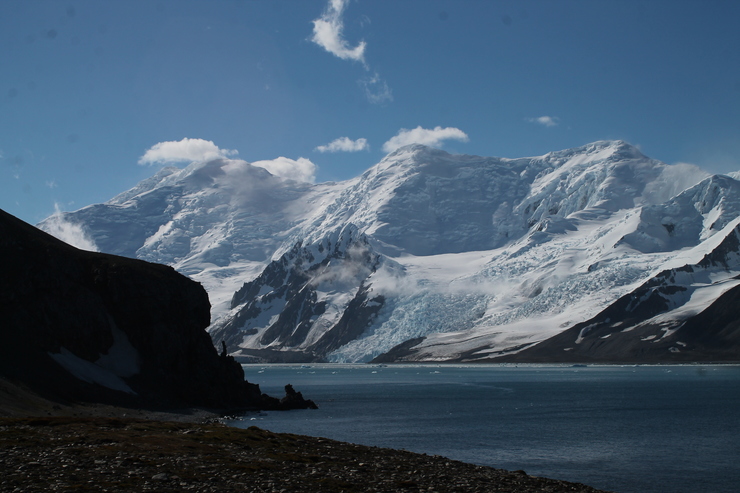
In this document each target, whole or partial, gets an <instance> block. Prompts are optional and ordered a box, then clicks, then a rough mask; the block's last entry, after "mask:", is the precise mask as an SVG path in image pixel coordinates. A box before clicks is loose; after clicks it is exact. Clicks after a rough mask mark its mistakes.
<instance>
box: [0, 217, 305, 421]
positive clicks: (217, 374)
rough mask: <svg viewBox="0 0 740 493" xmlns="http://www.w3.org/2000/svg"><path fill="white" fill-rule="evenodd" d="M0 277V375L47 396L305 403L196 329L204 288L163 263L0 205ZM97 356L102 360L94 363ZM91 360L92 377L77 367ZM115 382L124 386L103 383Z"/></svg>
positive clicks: (188, 403)
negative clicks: (113, 250) (75, 237)
mask: <svg viewBox="0 0 740 493" xmlns="http://www.w3.org/2000/svg"><path fill="white" fill-rule="evenodd" d="M0 279H1V280H2V281H1V282H0V377H3V378H5V379H7V380H9V381H11V382H16V383H20V384H23V385H25V386H27V387H28V388H30V389H31V390H33V391H35V392H38V393H39V394H41V395H42V396H44V397H46V398H48V399H51V400H54V401H59V402H64V403H74V402H79V401H82V402H102V403H108V404H115V405H123V406H130V407H145V408H154V409H174V408H182V407H207V408H212V409H220V410H226V409H248V408H251V409H257V408H261V409H280V408H296V407H302V408H305V407H311V406H313V403H312V402H311V401H306V400H304V399H303V398H302V396H301V395H300V393H299V392H295V391H293V390H292V387H291V388H289V389H288V388H286V390H287V391H288V392H287V395H286V397H285V398H283V399H282V400H278V399H276V398H273V397H269V396H266V395H264V394H261V392H260V389H259V386H258V385H255V384H251V383H249V382H246V381H245V380H244V372H243V371H242V368H241V366H240V365H239V364H238V363H237V362H236V361H235V360H234V358H232V357H230V356H227V355H226V354H222V355H219V354H218V353H217V351H216V349H215V348H214V346H213V344H212V342H211V338H210V336H209V335H208V333H207V332H206V331H205V328H206V327H207V326H208V325H209V323H210V303H209V301H208V295H207V294H206V292H205V290H204V289H203V287H202V286H201V285H200V284H199V283H197V282H195V281H192V280H191V279H188V278H187V277H185V276H183V275H180V274H178V273H177V272H176V271H175V270H174V269H173V268H172V267H168V266H164V265H159V264H153V263H149V262H144V261H141V260H134V259H129V258H125V257H118V256H114V255H107V254H102V253H94V252H88V251H84V250H79V249H77V248H74V247H72V246H70V245H68V244H66V243H64V242H62V241H60V240H57V239H56V238H54V237H52V236H50V235H48V234H46V233H44V232H42V231H41V230H39V229H37V228H35V227H33V226H31V225H29V224H26V223H24V222H23V221H21V220H19V219H17V218H15V217H13V216H11V215H9V214H7V213H6V212H4V211H0ZM132 348H133V350H132ZM60 355H61V356H60ZM106 355H107V356H106ZM132 355H133V356H132ZM55 357H56V359H55ZM101 357H103V359H102V360H101ZM65 358H66V361H68V362H71V363H70V364H71V365H73V366H75V365H76V366H77V367H78V368H81V369H80V370H78V371H77V377H76V376H74V375H73V374H72V373H70V372H69V371H67V369H65V368H64V367H63V366H61V365H60V364H59V363H58V362H57V361H59V360H60V359H65ZM101 361H104V363H102V364H101V366H103V367H105V368H107V369H103V368H100V367H98V366H93V363H95V362H101ZM70 364H68V365H67V366H68V367H69V366H70ZM132 367H133V368H134V370H138V371H131V368H132ZM90 372H92V373H93V374H95V375H98V378H97V379H96V378H85V375H86V374H89V373H90ZM132 373H133V374H132ZM99 375H103V377H106V376H107V377H110V378H111V379H112V380H113V382H114V384H113V385H110V384H106V380H105V378H103V380H101V379H100V377H99ZM80 376H82V379H81V378H79V377H80ZM84 380H89V381H84ZM96 381H97V382H100V383H104V384H106V385H100V384H99V383H94V382H96ZM91 382H92V383H91ZM116 382H117V383H116ZM121 385H122V386H123V388H124V389H125V391H122V390H113V389H115V388H120V387H121Z"/></svg>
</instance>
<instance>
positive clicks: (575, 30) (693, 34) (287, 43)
mask: <svg viewBox="0 0 740 493" xmlns="http://www.w3.org/2000/svg"><path fill="white" fill-rule="evenodd" d="M738 21H740V2H737V1H711V0H710V1H681V0H667V1H661V0H652V1H651V0H646V1H637V0H618V1H608V0H599V1H568V0H552V1H526V0H519V1H493V0H490V1H486V0H454V1H453V0H449V1H447V0H400V1H395V0H394V1H391V0H332V1H329V0H288V1H279V0H274V1H268V0H251V1H250V0H242V1H236V0H234V1H219V0H216V1H209V2H206V1H182V0H178V1H167V0H163V1H149V0H147V1H136V0H127V1H122V2H108V1H99V0H96V1H76V0H69V1H61V0H54V1H17V0H6V1H3V2H0V73H1V74H2V77H0V208H2V209H4V210H6V211H8V212H10V213H11V214H14V215H16V216H19V217H20V218H22V219H24V220H26V221H28V222H31V223H36V222H38V221H40V220H41V219H43V218H45V217H46V216H48V215H50V214H51V213H53V212H54V208H55V204H56V205H57V206H58V207H59V208H61V209H62V210H75V209H78V208H80V207H83V206H85V205H89V204H91V203H98V202H103V201H105V200H107V199H109V198H111V197H113V196H114V195H116V194H117V193H119V192H122V191H124V190H126V189H128V188H130V187H132V186H134V185H135V184H136V183H137V182H138V181H140V180H142V179H144V178H146V177H148V176H150V175H152V174H154V173H155V172H156V170H157V169H159V167H161V166H163V165H165V164H174V165H177V166H184V165H186V164H188V160H189V159H194V158H197V157H202V158H207V157H212V156H219V155H220V156H227V157H238V158H240V159H244V160H246V161H249V162H255V161H258V162H262V163H263V165H264V166H265V167H266V168H268V169H270V170H272V171H274V172H277V173H281V172H282V173H285V174H287V173H296V175H295V176H297V177H300V178H301V179H306V180H315V181H317V182H322V181H329V180H343V179H347V178H351V177H354V176H357V175H359V174H360V173H361V172H362V171H364V170H365V169H367V168H368V167H370V166H372V165H373V164H375V163H377V162H378V161H379V160H380V159H382V157H383V156H384V155H385V154H386V151H388V150H390V149H392V148H393V147H394V146H397V145H401V144H403V143H407V142H411V141H420V142H422V143H427V144H430V145H435V146H437V147H441V148H443V149H446V150H448V151H450V152H455V153H466V154H478V155H484V156H502V157H522V156H533V155H539V154H544V153H546V152H548V151H551V150H559V149H565V148H569V147H575V146H579V145H583V144H586V143H588V142H593V141H596V140H602V139H623V140H626V141H628V142H630V143H632V144H635V145H638V146H639V147H640V148H641V149H642V151H643V152H644V153H645V154H647V155H648V156H650V157H653V158H655V159H660V160H662V161H665V162H668V163H675V162H690V163H693V164H697V165H699V166H701V167H703V168H705V169H706V170H708V171H710V172H729V171H737V170H740V29H738V27H737V24H738ZM404 129H405V130H406V131H404ZM184 139H190V140H184ZM278 158H282V159H278Z"/></svg>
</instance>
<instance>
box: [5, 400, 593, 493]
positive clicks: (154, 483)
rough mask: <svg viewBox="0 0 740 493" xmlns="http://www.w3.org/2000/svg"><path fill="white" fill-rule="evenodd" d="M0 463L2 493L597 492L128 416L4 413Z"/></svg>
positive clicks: (394, 454)
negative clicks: (7, 415) (14, 415)
mask: <svg viewBox="0 0 740 493" xmlns="http://www.w3.org/2000/svg"><path fill="white" fill-rule="evenodd" d="M108 411H110V409H109V410H108ZM155 417H156V416H155ZM160 417H162V416H160ZM0 463H2V464H3V475H2V477H0V492H13V491H24V492H31V491H101V492H103V491H111V492H113V491H118V492H124V491H158V492H176V491H199V492H209V491H213V492H231V491H234V492H236V491H239V492H322V493H327V492H361V491H362V492H399V491H410V492H422V491H423V492H511V493H514V492H521V493H524V492H527V493H529V492H542V493H545V492H548V493H561V492H563V493H564V492H582V493H586V492H588V493H595V492H598V491H600V490H596V489H594V488H591V487H588V486H585V485H582V484H577V483H568V482H565V481H558V480H553V479H545V478H539V477H534V476H529V475H527V474H526V473H525V472H524V471H514V472H510V471H504V470H500V469H494V468H490V467H483V466H476V465H473V464H467V463H463V462H458V461H453V460H450V459H447V458H444V457H440V456H427V455H423V454H415V453H411V452H406V451H400V450H391V449H382V448H377V447H367V446H361V445H355V444H350V443H343V442H337V441H333V440H328V439H324V438H313V437H306V436H299V435H291V434H277V433H271V432H269V431H265V430H261V429H259V428H256V427H251V428H249V429H238V428H233V427H229V426H225V425H223V424H220V423H213V422H211V423H196V422H182V421H181V422H175V421H160V420H152V419H138V418H130V417H126V418H122V417H101V416H97V417H89V416H78V417H75V416H67V417H63V416H51V417H27V418H0Z"/></svg>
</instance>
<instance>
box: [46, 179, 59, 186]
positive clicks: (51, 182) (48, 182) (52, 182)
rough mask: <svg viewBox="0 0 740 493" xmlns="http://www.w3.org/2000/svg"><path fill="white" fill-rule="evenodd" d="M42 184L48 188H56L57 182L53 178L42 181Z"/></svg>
mask: <svg viewBox="0 0 740 493" xmlns="http://www.w3.org/2000/svg"><path fill="white" fill-rule="evenodd" d="M44 184H45V185H46V186H47V187H49V188H56V187H57V182H56V181H55V180H47V181H45V182H44Z"/></svg>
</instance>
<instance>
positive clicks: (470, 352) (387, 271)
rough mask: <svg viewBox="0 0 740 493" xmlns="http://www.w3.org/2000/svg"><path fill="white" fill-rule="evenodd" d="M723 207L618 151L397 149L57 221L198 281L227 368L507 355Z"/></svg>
mask: <svg viewBox="0 0 740 493" xmlns="http://www.w3.org/2000/svg"><path fill="white" fill-rule="evenodd" d="M739 194H740V182H738V181H737V180H736V179H734V178H732V177H730V176H713V177H708V176H707V175H706V173H703V172H702V171H701V170H698V169H697V168H694V167H691V166H687V165H679V166H670V165H666V164H664V163H661V162H659V161H656V160H653V159H650V158H647V157H645V156H644V155H642V154H641V153H640V152H639V151H638V150H637V149H636V148H634V147H632V146H630V145H629V144H627V143H625V142H622V141H602V142H596V143H593V144H589V145H586V146H583V147H579V148H575V149H569V150H564V151H558V152H552V153H548V154H546V155H544V156H540V157H533V158H519V159H505V158H486V157H478V156H464V155H463V156H461V155H451V154H448V153H446V152H444V151H441V150H437V149H431V148H428V147H424V146H419V145H413V146H407V147H403V148H401V149H399V150H397V151H395V152H394V153H391V154H389V155H388V156H386V157H385V158H384V159H383V160H382V161H381V162H380V163H378V164H377V165H375V166H373V167H372V168H370V169H369V170H368V171H367V172H365V173H364V174H362V175H361V176H359V177H357V178H355V179H352V180H348V181H345V182H340V183H325V184H318V185H311V184H307V183H298V182H294V181H291V180H285V179H282V178H279V177H275V176H273V175H270V174H269V173H268V172H267V171H265V170H264V169H262V168H257V167H254V166H251V165H250V164H248V163H246V162H244V161H239V160H216V161H211V162H208V163H194V164H193V165H191V166H189V167H187V168H185V169H182V170H179V169H176V168H165V169H163V170H161V171H160V172H159V173H157V175H155V176H154V177H152V178H150V179H148V180H145V181H144V182H142V183H140V184H139V185H137V187H135V188H134V189H132V190H130V191H127V192H124V193H122V194H121V195H119V196H117V197H115V198H114V199H112V200H111V201H109V202H107V203H105V204H99V205H94V206H90V207H87V208H84V209H81V210H79V211H76V212H73V213H66V214H64V216H63V219H64V220H66V221H69V222H72V223H75V224H76V225H79V226H82V227H83V228H84V230H85V232H86V233H87V234H88V235H89V236H90V237H91V238H93V240H94V241H95V242H96V244H97V246H98V248H99V249H100V250H101V251H111V252H113V253H119V254H124V255H129V256H137V257H139V258H144V259H147V260H152V261H158V262H164V263H168V264H170V265H173V266H174V267H175V268H176V269H178V270H179V271H181V272H183V273H185V274H187V275H190V276H191V277H193V278H195V279H196V280H199V281H200V282H202V283H203V284H204V286H205V287H206V289H207V290H208V291H209V294H210V296H211V302H212V304H213V307H214V308H213V318H212V322H213V324H212V327H211V333H212V336H213V337H214V340H216V341H217V342H219V341H220V340H224V341H227V343H228V345H229V348H230V350H231V351H234V352H238V353H240V354H243V355H250V356H253V357H260V358H264V359H266V360H271V361H280V360H302V361H312V360H319V359H326V360H330V361H369V360H371V359H373V358H376V357H381V358H386V359H405V360H434V361H442V360H479V359H490V358H493V357H497V356H501V355H512V354H517V353H522V354H523V351H524V350H526V349H527V348H529V347H532V346H534V345H535V344H537V343H539V342H542V341H544V340H546V339H548V338H550V337H553V336H556V335H558V334H560V333H564V332H565V331H567V330H568V329H569V328H571V327H573V326H576V325H577V324H579V323H581V322H584V321H586V320H589V319H591V318H593V317H595V316H596V315H597V314H598V313H599V312H601V311H602V310H604V309H606V308H607V307H609V306H610V305H611V304H613V303H615V302H616V301H617V300H619V299H620V298H622V297H623V296H625V295H627V294H628V293H630V292H633V291H634V290H635V289H638V288H639V287H640V286H641V285H643V284H644V283H645V282H646V281H648V280H649V279H651V278H652V277H654V276H655V275H656V274H657V273H659V272H661V271H663V270H666V268H667V267H666V265H668V263H670V261H672V259H674V258H678V257H682V256H685V255H688V252H691V251H694V250H695V249H697V248H698V249H699V250H697V251H703V250H702V248H704V249H706V248H708V247H707V246H706V245H709V243H708V242H711V241H718V240H716V237H717V235H718V234H719V233H721V232H724V231H725V228H726V227H728V225H731V224H733V221H734V220H735V219H736V218H737V217H738V215H739V214H740V195H739ZM57 219H58V218H57ZM41 227H42V228H43V227H44V223H42V224H41ZM722 234H724V233H722ZM681 265H687V262H684V263H683V264H681ZM733 269H734V267H733V268H730V271H732V272H734V271H733ZM707 293H708V291H707ZM716 294H717V296H719V294H720V291H717V292H716ZM700 298H701V299H703V300H704V301H700ZM712 299H713V295H708V296H704V297H703V298H702V297H700V296H698V297H697V298H696V300H695V308H692V310H695V311H696V310H700V309H701V307H702V306H705V305H708V304H710V303H711V302H712ZM701 303H705V305H701ZM700 305H701V306H700ZM692 306H693V305H692ZM394 348H395V349H394ZM389 351H391V352H390V353H389V354H390V355H389V356H385V357H383V356H382V355H383V354H385V353H388V352H389Z"/></svg>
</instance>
